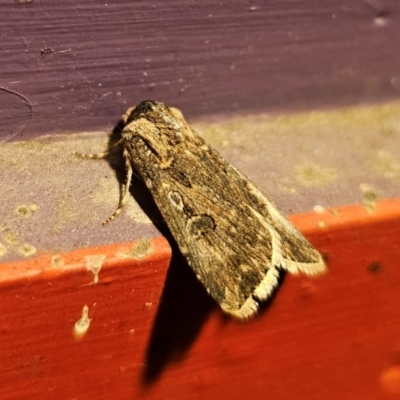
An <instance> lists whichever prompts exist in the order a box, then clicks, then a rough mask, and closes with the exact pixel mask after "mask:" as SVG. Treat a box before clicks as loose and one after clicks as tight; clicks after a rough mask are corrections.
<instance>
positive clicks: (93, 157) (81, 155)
mask: <svg viewBox="0 0 400 400" xmlns="http://www.w3.org/2000/svg"><path fill="white" fill-rule="evenodd" d="M123 140H124V139H123V138H121V139H119V140H118V141H117V142H115V143H114V144H113V145H112V146H110V148H109V149H108V150H106V151H103V152H102V153H96V154H85V153H79V152H77V151H74V152H73V153H72V154H73V155H74V156H77V157H79V158H85V159H87V160H102V159H103V158H106V157H107V156H108V155H109V154H110V152H111V150H112V149H114V148H115V147H118V146H119V145H121V143H122V142H123Z"/></svg>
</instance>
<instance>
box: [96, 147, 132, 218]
mask: <svg viewBox="0 0 400 400" xmlns="http://www.w3.org/2000/svg"><path fill="white" fill-rule="evenodd" d="M123 155H124V160H125V168H126V171H127V173H126V182H125V184H124V185H123V186H122V192H121V198H120V201H119V204H118V207H117V209H116V210H115V211H114V213H113V214H112V215H111V216H110V217H109V218H107V219H106V220H105V221H104V222H103V225H107V224H108V223H110V222H111V221H113V220H114V219H115V218H117V217H118V216H119V215H120V214H121V212H122V210H123V209H124V207H125V205H126V202H127V201H128V196H129V188H130V186H131V182H132V175H133V168H132V165H131V161H130V159H129V153H128V150H126V149H124V153H123Z"/></svg>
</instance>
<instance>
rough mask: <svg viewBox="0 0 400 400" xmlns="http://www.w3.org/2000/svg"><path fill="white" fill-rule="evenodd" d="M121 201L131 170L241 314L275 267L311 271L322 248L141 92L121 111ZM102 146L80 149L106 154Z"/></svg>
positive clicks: (205, 276) (192, 258)
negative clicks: (136, 100) (99, 149)
mask: <svg viewBox="0 0 400 400" xmlns="http://www.w3.org/2000/svg"><path fill="white" fill-rule="evenodd" d="M123 122H124V128H123V130H122V132H121V138H120V139H119V140H118V141H117V143H116V144H115V146H122V148H123V157H124V159H125V166H126V183H125V184H124V185H123V187H122V195H121V200H120V203H119V206H118V208H117V209H116V211H115V212H114V214H113V215H112V216H111V217H110V218H108V219H107V220H106V221H105V223H108V222H110V221H112V220H113V219H115V218H116V217H117V216H118V215H119V214H120V213H121V211H122V209H123V207H124V206H125V204H126V202H127V199H128V196H129V187H130V184H131V179H132V174H133V173H135V174H137V175H138V176H139V177H140V178H141V179H143V181H144V182H145V184H146V186H147V188H148V189H149V191H150V192H151V194H152V196H153V198H154V200H155V202H156V204H157V206H158V208H159V210H160V212H161V214H162V216H163V218H164V220H165V222H166V224H167V225H168V227H169V229H170V231H171V233H172V235H173V236H174V238H175V240H176V242H177V244H178V246H179V249H180V251H181V252H182V254H183V255H184V257H185V258H186V260H187V262H188V264H189V265H190V267H191V268H192V269H193V271H194V272H195V274H196V276H197V278H198V279H199V280H200V281H201V282H202V283H203V285H204V286H205V288H206V289H207V291H208V293H209V294H210V295H211V296H212V297H213V298H214V300H215V301H216V302H217V303H218V304H219V305H220V306H221V308H222V309H223V310H224V311H225V312H227V313H229V314H231V315H233V316H235V317H237V318H240V319H248V318H250V317H252V316H253V315H254V314H256V313H257V311H258V309H259V306H260V303H262V302H264V301H265V300H266V299H268V298H269V297H270V296H271V294H272V293H273V291H274V289H275V288H276V286H277V285H278V277H279V270H285V271H288V272H290V273H292V274H298V273H303V274H306V275H316V274H320V273H322V272H324V271H325V269H326V267H325V264H324V262H323V260H322V257H321V255H320V254H319V253H318V252H317V250H315V249H314V247H313V246H312V245H311V244H310V243H309V242H308V241H307V239H306V238H305V237H304V236H303V235H302V234H301V233H300V232H299V231H298V230H297V229H296V228H295V227H294V226H293V225H292V224H291V223H290V222H289V221H288V220H287V219H286V218H285V217H284V216H283V215H282V213H281V212H280V211H279V210H278V208H277V207H276V206H275V205H274V204H273V203H272V201H271V200H269V199H268V198H267V197H266V196H265V195H264V194H263V193H261V191H260V190H259V189H257V187H256V186H255V185H254V184H253V183H252V182H251V181H250V180H249V179H248V178H247V177H246V176H244V175H243V174H242V173H241V172H239V171H238V170H237V169H236V168H235V167H234V166H232V165H231V164H230V163H229V162H228V161H227V160H225V159H224V158H223V157H222V156H221V155H220V154H219V153H218V152H217V151H216V150H214V149H213V148H212V147H211V146H210V145H209V144H208V143H206V142H205V141H204V140H203V139H202V138H201V137H200V136H198V135H197V134H196V133H195V132H194V131H193V130H192V129H191V127H190V126H189V124H188V123H187V122H186V121H185V119H184V117H183V115H182V113H181V112H180V111H179V110H178V109H177V108H174V107H167V106H166V105H164V104H162V103H159V102H156V101H150V100H145V101H142V102H140V103H139V104H138V105H137V106H136V107H133V108H130V109H129V110H128V111H127V112H126V114H125V115H124V116H123ZM108 154H109V151H106V152H104V153H100V154H92V155H88V154H86V155H81V156H83V157H86V158H92V159H93V158H96V159H100V158H105V157H106V156H107V155H108Z"/></svg>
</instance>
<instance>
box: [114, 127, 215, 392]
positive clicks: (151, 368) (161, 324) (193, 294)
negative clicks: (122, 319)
mask: <svg viewBox="0 0 400 400" xmlns="http://www.w3.org/2000/svg"><path fill="white" fill-rule="evenodd" d="M122 128H123V123H122V122H121V123H119V124H118V125H117V126H116V127H115V128H114V130H113V133H112V134H111V136H110V140H109V149H112V148H113V144H114V143H117V142H118V140H119V139H120V137H121V130H122ZM107 159H108V162H109V164H110V166H111V167H112V168H113V169H114V171H115V174H116V176H117V179H118V181H119V183H120V184H123V183H125V181H126V171H125V164H124V161H123V157H122V149H116V150H115V151H113V152H112V154H111V155H110V156H109V157H108V158H107ZM129 190H130V193H131V195H132V196H133V197H134V199H135V200H136V202H137V203H138V204H139V206H140V207H141V208H142V210H143V211H144V212H145V213H146V214H147V216H148V217H149V218H150V220H151V221H152V223H153V224H154V225H155V226H156V228H157V229H158V230H159V231H160V233H161V234H162V235H163V236H164V237H165V238H166V239H167V240H168V242H169V244H170V246H171V248H172V258H171V262H170V265H169V268H168V272H167V277H166V281H165V285H164V289H163V292H162V295H161V301H160V305H159V308H158V310H157V314H156V318H155V320H154V323H153V327H152V331H151V335H150V339H149V342H148V345H147V349H146V355H145V360H144V368H143V371H142V384H143V385H144V386H150V385H151V384H152V383H154V382H155V381H157V379H158V378H159V377H160V376H161V374H162V373H163V371H164V370H165V368H166V367H167V366H168V365H169V364H170V363H171V362H179V360H182V359H184V357H185V354H186V353H187V351H188V350H189V349H190V347H191V345H192V343H193V342H194V341H195V339H196V337H197V336H198V335H199V333H200V331H201V327H202V326H203V324H204V322H205V321H206V319H207V317H208V315H209V313H210V312H211V310H212V309H213V308H215V307H217V306H216V304H215V302H214V301H213V300H212V299H211V298H210V296H209V295H208V294H207V292H206V290H205V289H204V287H203V286H202V285H201V283H200V282H199V281H198V279H197V278H196V276H195V274H194V272H193V271H192V270H191V268H190V267H189V265H188V264H187V262H186V260H185V258H184V257H183V256H182V254H181V252H180V250H179V248H178V246H177V244H176V242H175V240H174V239H173V237H172V235H171V233H170V232H169V229H168V227H167V225H166V224H165V222H164V220H163V218H162V215H161V213H160V211H159V210H158V208H157V205H156V204H155V202H154V200H153V197H152V196H151V193H150V192H149V190H148V189H147V187H146V185H145V184H144V182H143V181H141V180H140V179H139V178H138V177H136V176H134V177H133V179H132V183H131V187H130V189H129Z"/></svg>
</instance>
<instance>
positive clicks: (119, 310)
mask: <svg viewBox="0 0 400 400" xmlns="http://www.w3.org/2000/svg"><path fill="white" fill-rule="evenodd" d="M291 219H292V221H293V222H294V223H295V224H296V225H297V226H298V227H299V228H300V229H301V230H302V231H303V232H304V233H305V235H306V236H307V237H308V238H309V239H310V241H311V242H312V243H313V244H314V245H315V246H316V247H317V248H318V249H319V250H320V251H321V252H322V253H324V254H325V255H326V258H327V263H328V273H327V274H325V275H324V276H321V277H319V278H315V279H310V278H307V277H300V276H299V277H296V276H291V275H286V276H285V277H284V278H283V282H282V286H281V288H280V290H279V291H278V292H277V294H276V296H275V297H274V299H273V300H272V301H271V302H270V303H269V304H268V305H267V306H266V307H265V308H264V309H263V310H262V311H261V313H260V315H259V316H258V317H257V318H255V319H254V320H252V321H249V322H246V323H243V322H238V321H235V320H233V319H231V318H229V317H227V316H225V315H223V314H222V312H221V311H220V310H219V308H218V307H217V306H216V305H215V304H214V303H213V302H212V301H211V300H210V299H209V297H208V296H207V294H206V293H205V290H204V289H203V288H202V286H201V285H200V284H199V283H198V282H197V280H196V279H195V277H194V275H193V274H192V272H191V271H190V269H189V268H188V267H187V266H186V264H185V262H184V261H183V260H182V259H181V258H180V256H179V255H177V253H176V252H175V251H174V252H173V257H172V260H171V262H170V252H169V247H168V245H167V242H166V241H165V240H164V239H157V240H156V241H154V242H152V244H153V246H154V248H155V249H156V251H155V252H154V253H153V254H152V255H150V256H148V257H146V256H143V259H142V261H140V260H134V259H132V258H129V260H128V261H127V258H125V259H124V260H122V261H121V256H118V257H117V258H115V257H114V259H115V260H116V262H115V264H114V263H113V262H112V261H111V258H109V256H108V255H110V257H111V256H112V255H115V254H116V253H118V254H121V253H123V254H125V255H126V254H137V252H136V251H133V252H132V251H129V250H131V249H132V245H126V246H123V247H124V250H123V251H122V252H121V251H116V249H121V246H122V245H116V246H114V247H112V246H111V247H107V248H103V249H101V250H99V249H86V250H79V251H77V252H72V253H69V254H67V255H62V256H61V257H60V259H63V260H66V262H65V264H64V267H62V266H56V265H55V266H53V267H52V268H50V267H48V264H49V258H47V261H46V258H45V257H49V256H42V257H40V258H38V259H36V260H33V261H31V262H30V264H28V263H27V262H25V263H10V264H1V267H0V269H1V270H2V275H1V276H0V282H1V287H2V288H1V296H0V318H1V327H0V335H1V337H0V339H1V340H0V382H1V388H2V397H1V398H4V399H16V398H18V399H28V398H29V399H109V398H115V399H138V398H140V399H142V398H143V399H160V398H162V399H205V398H207V399H220V398H229V399H243V398H249V399H250V398H251V399H265V398H269V399H274V400H276V399H278V400H279V399H311V400H312V399H327V400H330V399H337V398H340V399H341V400H343V399H352V400H353V399H363V400H364V399H396V398H400V311H399V310H400V307H399V304H400V245H399V238H400V199H395V200H390V201H381V202H378V203H376V204H375V206H374V207H369V208H365V207H362V206H346V207H340V208H336V209H328V210H325V211H323V210H322V211H321V212H318V213H312V214H302V215H296V216H293V217H292V218H291ZM144 248H145V249H146V246H144ZM106 252H108V253H106ZM93 254H95V255H98V254H106V258H105V260H107V262H106V261H105V262H104V266H103V268H102V269H101V271H100V274H99V282H98V283H97V284H96V285H93V284H90V283H91V282H93V277H94V276H93V274H91V273H88V272H87V271H86V265H87V260H86V261H84V262H82V261H80V263H79V262H78V260H79V259H81V260H82V259H84V257H85V256H87V255H93ZM72 260H75V261H74V262H73V261H72ZM108 260H110V261H108ZM117 260H118V261H117ZM92 261H93V260H92ZM169 262H170V266H169V268H168V273H167V277H166V278H165V272H166V266H167V264H168V263H169ZM53 264H54V263H53ZM46 265H47V266H46ZM68 265H71V267H66V266H68ZM13 270H14V271H15V272H14V273H15V277H16V278H15V279H13V278H12V277H13ZM32 270H33V272H32ZM41 270H42V272H40V271H41ZM163 283H164V288H163V291H162V295H161V298H160V293H161V287H162V286H163ZM85 304H87V305H88V307H89V317H90V318H92V321H91V324H90V327H89V330H88V331H87V333H86V335H85V336H84V337H82V338H81V339H80V340H77V339H76V338H75V337H74V335H73V327H74V324H75V322H76V321H77V320H78V319H79V318H80V315H81V311H82V307H83V305H85Z"/></svg>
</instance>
